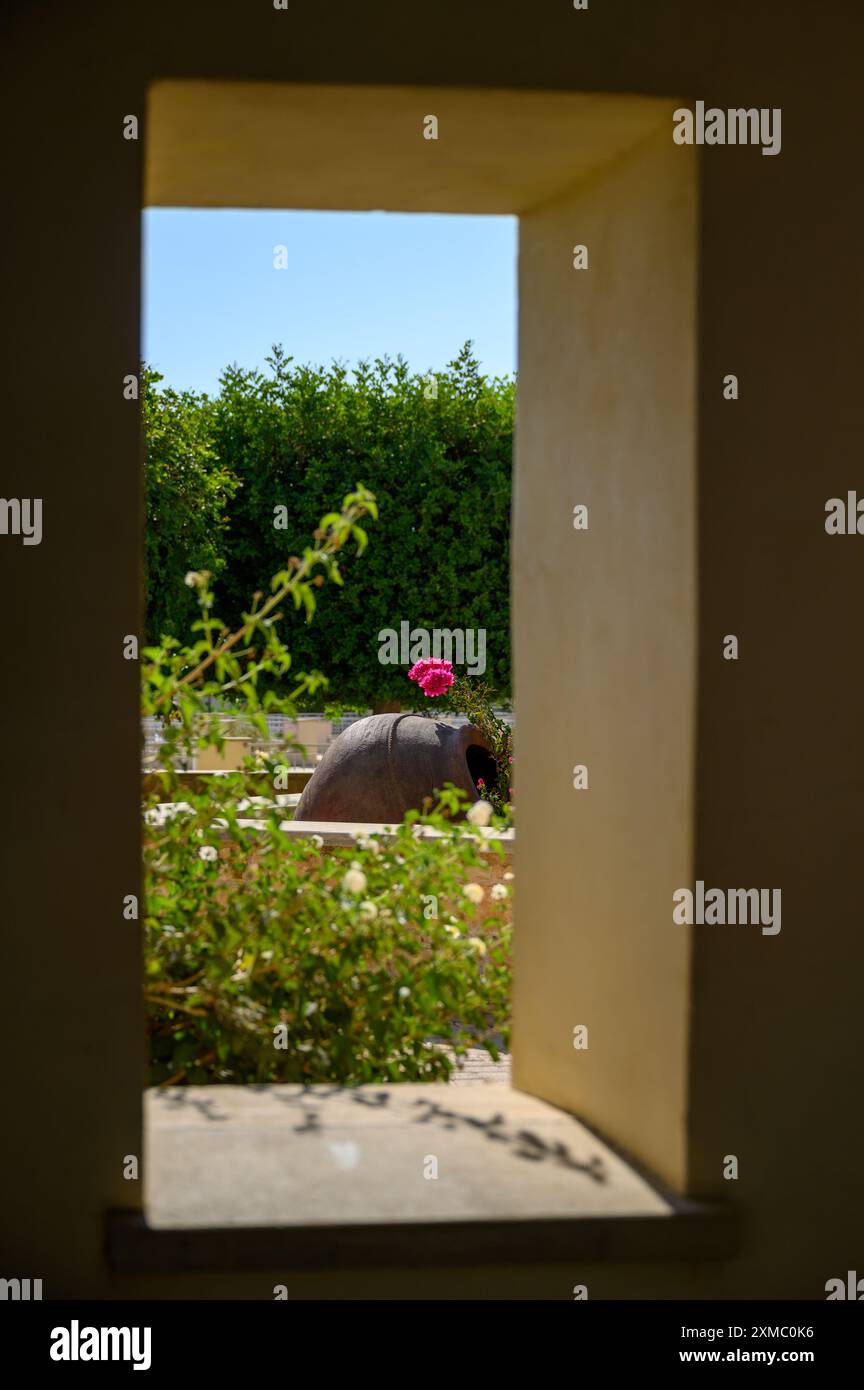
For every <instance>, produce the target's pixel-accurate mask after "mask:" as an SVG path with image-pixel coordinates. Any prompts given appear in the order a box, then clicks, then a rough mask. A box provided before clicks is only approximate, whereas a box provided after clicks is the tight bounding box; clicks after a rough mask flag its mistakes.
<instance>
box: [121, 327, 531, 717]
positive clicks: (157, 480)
mask: <svg viewBox="0 0 864 1390" xmlns="http://www.w3.org/2000/svg"><path fill="white" fill-rule="evenodd" d="M268 362H269V365H270V368H271V374H270V375H268V376H265V375H263V374H262V373H259V372H254V371H244V370H240V369H239V368H236V367H235V368H230V369H229V370H227V371H226V372H225V373H224V374H223V377H222V380H221V389H220V392H219V395H218V396H217V397H216V398H215V399H214V400H212V401H210V400H208V399H207V398H206V397H190V396H188V395H184V396H182V397H180V398H177V402H176V403H172V409H173V414H172V413H171V412H170V411H168V410H166V411H163V412H162V414H161V415H160V414H158V413H157V412H156V410H155V409H154V407H153V406H152V405H150V406H148V410H147V412H146V413H145V423H146V424H147V428H148V473H149V483H148V498H149V499H151V501H150V503H149V508H150V512H151V513H152V514H154V515H155V514H156V512H157V510H160V511H161V512H166V511H168V512H172V511H173V509H174V491H173V490H171V489H173V488H174V484H173V480H172V478H171V469H170V457H169V455H168V453H167V449H166V444H167V441H166V438H165V434H166V431H167V432H169V433H170V430H171V429H172V428H174V429H176V430H177V431H179V439H178V441H177V443H176V447H175V450H174V457H175V458H178V459H185V458H187V457H189V456H190V454H191V455H192V456H193V457H194V458H195V459H196V460H201V461H202V464H203V455H202V454H201V453H199V452H197V451H198V450H199V449H201V448H203V447H205V446H206V449H207V450H209V451H210V454H211V455H212V461H211V462H210V464H209V465H206V464H204V467H205V473H206V468H207V467H208V466H209V467H210V468H213V469H217V470H218V484H217V486H216V487H215V488H214V487H213V486H210V485H209V484H208V488H207V490H206V491H205V492H204V493H203V494H202V498H203V501H202V515H204V516H205V517H208V518H211V520H208V522H207V525H206V527H205V528H204V529H205V530H207V529H208V528H209V530H210V534H211V539H212V543H213V546H214V547H215V549H216V550H217V552H218V558H217V559H216V560H214V562H212V563H211V562H210V561H207V562H206V563H205V561H203V560H201V561H199V560H198V559H196V558H194V557H193V555H192V551H191V549H190V548H189V546H187V547H186V549H184V548H183V545H182V544H181V545H180V547H179V548H178V549H176V550H174V551H173V552H172V553H173V554H174V555H175V557H176V563H175V565H174V566H173V568H172V569H169V566H168V565H167V564H166V563H165V562H164V560H163V558H162V552H161V551H160V552H159V554H158V555H157V557H156V559H157V561H158V563H157V564H156V565H155V567H154V566H153V563H152V559H151V572H150V576H149V582H148V605H149V607H148V633H149V636H150V640H157V639H158V636H159V635H161V633H162V632H164V631H170V632H173V633H175V634H176V635H178V636H183V637H185V636H186V635H187V633H186V631H185V629H182V630H181V629H180V628H178V627H177V625H176V623H175V624H169V626H168V627H164V626H163V615H164V614H166V613H172V614H173V613H174V612H176V604H177V603H180V604H181V605H185V604H186V601H187V596H186V595H184V594H183V593H182V578H183V573H185V571H186V570H189V569H198V568H202V567H203V568H207V569H210V570H212V571H213V572H214V573H215V572H218V571H219V568H220V567H221V568H223V569H224V572H225V578H224V583H223V584H222V594H223V598H222V603H223V611H224V614H225V617H226V620H227V621H228V623H229V624H232V625H236V624H237V623H239V622H240V620H241V615H242V612H243V606H244V604H245V602H246V599H247V597H248V595H249V594H250V593H251V592H252V591H253V589H254V588H255V586H256V585H257V583H258V582H259V577H260V575H261V574H262V573H263V574H269V573H272V572H274V571H276V570H278V569H282V568H283V567H284V566H285V564H286V562H287V559H288V557H289V556H291V555H292V554H296V553H298V552H299V551H300V550H301V549H302V547H303V545H304V544H305V538H306V537H307V536H308V535H309V534H311V532H312V530H313V528H314V526H315V525H316V523H317V520H318V517H319V516H320V515H321V513H322V512H324V511H326V509H327V507H328V505H329V499H330V498H332V497H333V496H341V495H342V494H343V493H344V492H346V491H347V490H348V489H349V488H350V487H351V486H352V485H353V482H354V479H355V478H357V477H358V476H359V477H362V478H363V480H364V482H365V484H366V485H367V486H368V487H369V488H370V489H371V490H372V491H373V492H374V494H375V496H376V497H377V499H378V505H379V507H380V510H381V516H382V519H383V521H384V522H385V523H386V528H387V529H386V536H385V538H384V539H383V541H382V542H381V543H380V544H378V545H376V547H375V548H374V551H371V552H370V553H369V554H367V555H364V557H363V559H362V561H358V560H357V558H356V557H346V560H345V567H344V568H345V576H346V578H349V577H350V580H351V582H350V584H346V586H345V588H344V589H341V590H340V591H339V592H338V593H337V594H334V595H333V596H332V601H331V602H330V603H328V605H327V607H326V610H325V611H323V612H322V613H321V614H320V616H319V618H318V620H317V621H316V622H315V624H314V625H312V626H310V627H307V628H305V629H303V630H302V631H300V632H298V633H297V634H296V636H295V638H294V640H293V644H292V650H293V654H294V657H295V660H296V661H297V662H299V663H300V664H301V665H302V666H303V667H304V668H305V669H309V670H313V669H318V670H325V671H326V672H327V674H328V678H329V691H330V695H331V696H332V698H333V699H334V700H336V701H338V702H340V703H341V704H342V705H345V706H355V707H357V706H360V707H365V706H366V705H374V704H377V703H379V702H384V701H390V700H392V701H398V700H404V699H408V700H410V699H411V694H410V693H409V692H408V690H407V686H406V680H405V674H406V672H405V668H404V667H397V666H385V665H382V664H381V663H380V662H379V660H378V651H379V646H380V643H379V640H378V633H379V632H380V631H382V630H384V629H386V628H396V629H398V627H399V624H400V622H401V621H408V622H410V623H411V625H412V627H420V628H426V629H429V630H432V629H434V628H436V627H437V628H449V629H454V628H462V629H467V628H475V629H479V628H485V630H486V633H487V638H486V647H487V663H488V665H487V671H486V681H487V683H488V685H489V686H490V688H491V689H492V690H493V691H494V693H495V695H496V697H497V698H499V699H500V698H506V697H507V696H508V695H509V692H510V685H511V670H510V640H509V626H510V601H509V547H510V477H511V465H512V446H513V408H514V384H513V382H512V381H505V380H498V379H496V380H489V379H487V378H486V377H484V376H483V375H482V374H481V372H480V368H479V364H478V363H477V361H476V360H475V359H474V357H473V356H472V354H471V350H470V344H466V345H465V347H464V348H463V349H462V351H461V352H460V354H459V355H458V357H457V358H456V359H455V361H454V362H452V363H450V364H449V366H448V367H447V369H446V370H445V371H443V372H440V373H439V374H438V375H437V379H436V381H435V385H434V390H433V387H432V385H431V384H430V381H429V380H427V378H424V377H420V376H416V375H411V374H410V373H409V371H408V368H407V365H406V364H405V363H404V361H402V360H401V359H397V360H396V361H395V362H394V361H390V360H389V359H385V360H378V361H376V362H375V363H374V365H369V364H366V363H361V364H360V365H359V366H358V367H357V368H356V370H355V372H354V373H353V374H349V373H348V371H347V370H346V369H345V368H344V367H341V366H338V365H334V366H333V367H331V368H329V369H316V368H312V367H308V366H294V365H292V362H291V359H290V358H286V356H285V355H284V353H283V352H282V350H281V348H278V347H276V348H274V350H273V355H272V357H271V358H269V359H268ZM196 403H197V404H196ZM196 411H197V412H198V419H197V422H196V427H195V429H193V428H192V421H191V416H192V415H194V414H195V412H196ZM154 425H158V426H159V428H160V430H161V434H160V435H159V436H157V437H155V438H154V437H152V435H151V430H152V429H153V426H154ZM166 459H168V464H167V465H166V463H165V462H164V460H166ZM151 460H154V461H156V462H158V464H159V466H158V468H157V467H155V466H154V463H153V462H151ZM160 460H161V462H160ZM195 476H196V477H197V476H200V475H197V474H196V475H195ZM163 488H168V489H169V493H168V500H167V503H166V504H165V506H160V502H159V497H160V493H161V490H162V489H163ZM233 488H236V491H235V492H231V489H233ZM217 494H218V500H217ZM229 504H230V505H229ZM220 507H221V512H220ZM277 507H284V508H287V518H283V515H281V514H280V515H278V520H279V521H280V522H281V521H282V520H283V519H286V520H287V525H286V526H285V528H284V529H282V528H279V529H277V527H276V526H274V520H276V519H277V513H276V511H275V509H276V508H277ZM226 518H230V521H229V524H228V525H227V526H226V525H225V520H226ZM194 534H195V538H196V540H197V538H198V534H199V533H198V531H197V530H196V531H195V533H194ZM167 589H170V595H169V594H168V593H167V592H166V590H167ZM178 594H179V598H178ZM186 611H187V610H186V608H185V607H184V608H183V612H186Z"/></svg>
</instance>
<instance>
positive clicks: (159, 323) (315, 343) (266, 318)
mask: <svg viewBox="0 0 864 1390" xmlns="http://www.w3.org/2000/svg"><path fill="white" fill-rule="evenodd" d="M279 245H281V246H285V247H286V248H287V257H286V259H287V269H285V270H277V269H274V264H273V262H274V247H275V246H279ZM516 249H517V220H516V218H514V217H449V216H438V215H426V214H418V213H384V212H282V211H270V210H267V211H258V210H253V211H250V210H246V209H234V208H228V209H217V210H213V211H210V210H202V209H188V208H150V209H148V210H147V211H146V212H145V213H144V305H143V344H142V349H143V356H144V358H145V360H146V361H147V362H148V363H149V364H150V365H151V366H153V367H155V368H156V369H157V370H158V371H160V372H161V373H162V374H163V376H164V378H165V383H164V384H165V385H168V386H173V387H176V388H177V389H178V390H181V389H189V390H196V391H208V392H210V393H211V394H212V393H214V392H215V391H216V390H217V389H218V380H219V374H220V372H221V371H222V370H223V368H224V367H226V366H228V365H229V364H230V363H233V362H236V363H237V364H238V365H239V366H241V367H259V368H262V369H264V367H265V362H264V359H265V357H266V356H267V354H268V353H269V351H270V348H271V346H272V344H273V343H281V344H282V345H283V347H284V348H285V351H286V352H287V353H288V354H289V356H293V357H294V359H295V361H297V362H312V363H316V364H318V363H323V364H325V365H329V363H330V362H331V361H332V360H333V358H334V357H335V358H339V359H340V360H342V361H344V362H347V363H348V364H349V365H353V364H354V363H355V362H356V361H357V360H358V359H359V358H361V357H369V358H373V357H378V356H384V354H385V353H389V355H390V356H391V357H392V356H395V355H396V353H398V352H401V353H402V354H403V355H404V356H405V357H407V359H408V362H409V363H410V365H411V367H412V368H413V369H414V370H416V371H419V372H425V371H427V370H428V369H429V368H432V369H433V370H434V369H437V368H440V367H443V366H444V364H445V363H446V362H448V361H450V359H451V358H453V357H454V356H455V355H456V353H457V351H458V350H459V348H460V347H461V346H462V344H463V342H464V341H465V340H466V338H472V339H473V340H474V345H475V353H476V355H477V356H478V357H479V359H480V361H481V363H482V366H483V370H484V371H485V372H486V373H487V374H488V375H490V376H496V375H504V374H506V373H509V372H513V371H515V369H516Z"/></svg>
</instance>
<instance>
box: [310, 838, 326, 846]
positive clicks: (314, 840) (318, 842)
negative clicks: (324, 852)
mask: <svg viewBox="0 0 864 1390" xmlns="http://www.w3.org/2000/svg"><path fill="white" fill-rule="evenodd" d="M310 839H311V841H312V843H313V845H314V846H315V848H316V849H320V848H321V846H322V845H323V843H324V836H323V835H311V836H310Z"/></svg>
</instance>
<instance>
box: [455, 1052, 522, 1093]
mask: <svg viewBox="0 0 864 1390" xmlns="http://www.w3.org/2000/svg"><path fill="white" fill-rule="evenodd" d="M478 1081H498V1082H502V1081H503V1082H505V1083H507V1084H509V1081H510V1054H509V1052H508V1053H502V1055H501V1056H500V1057H499V1059H498V1061H497V1062H493V1061H492V1058H491V1057H490V1056H489V1053H488V1052H487V1051H486V1049H485V1048H483V1047H469V1049H468V1053H467V1055H466V1056H465V1057H460V1058H459V1059H458V1060H457V1064H456V1070H455V1071H454V1072H453V1075H452V1076H451V1078H450V1085H451V1086H467V1085H474V1084H476V1083H477V1082H478Z"/></svg>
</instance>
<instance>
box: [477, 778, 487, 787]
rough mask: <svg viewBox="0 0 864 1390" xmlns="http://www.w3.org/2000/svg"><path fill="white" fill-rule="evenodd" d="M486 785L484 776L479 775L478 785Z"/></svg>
mask: <svg viewBox="0 0 864 1390" xmlns="http://www.w3.org/2000/svg"><path fill="white" fill-rule="evenodd" d="M485 785H486V783H485V782H484V781H483V778H482V777H478V778H477V786H478V787H485Z"/></svg>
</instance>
